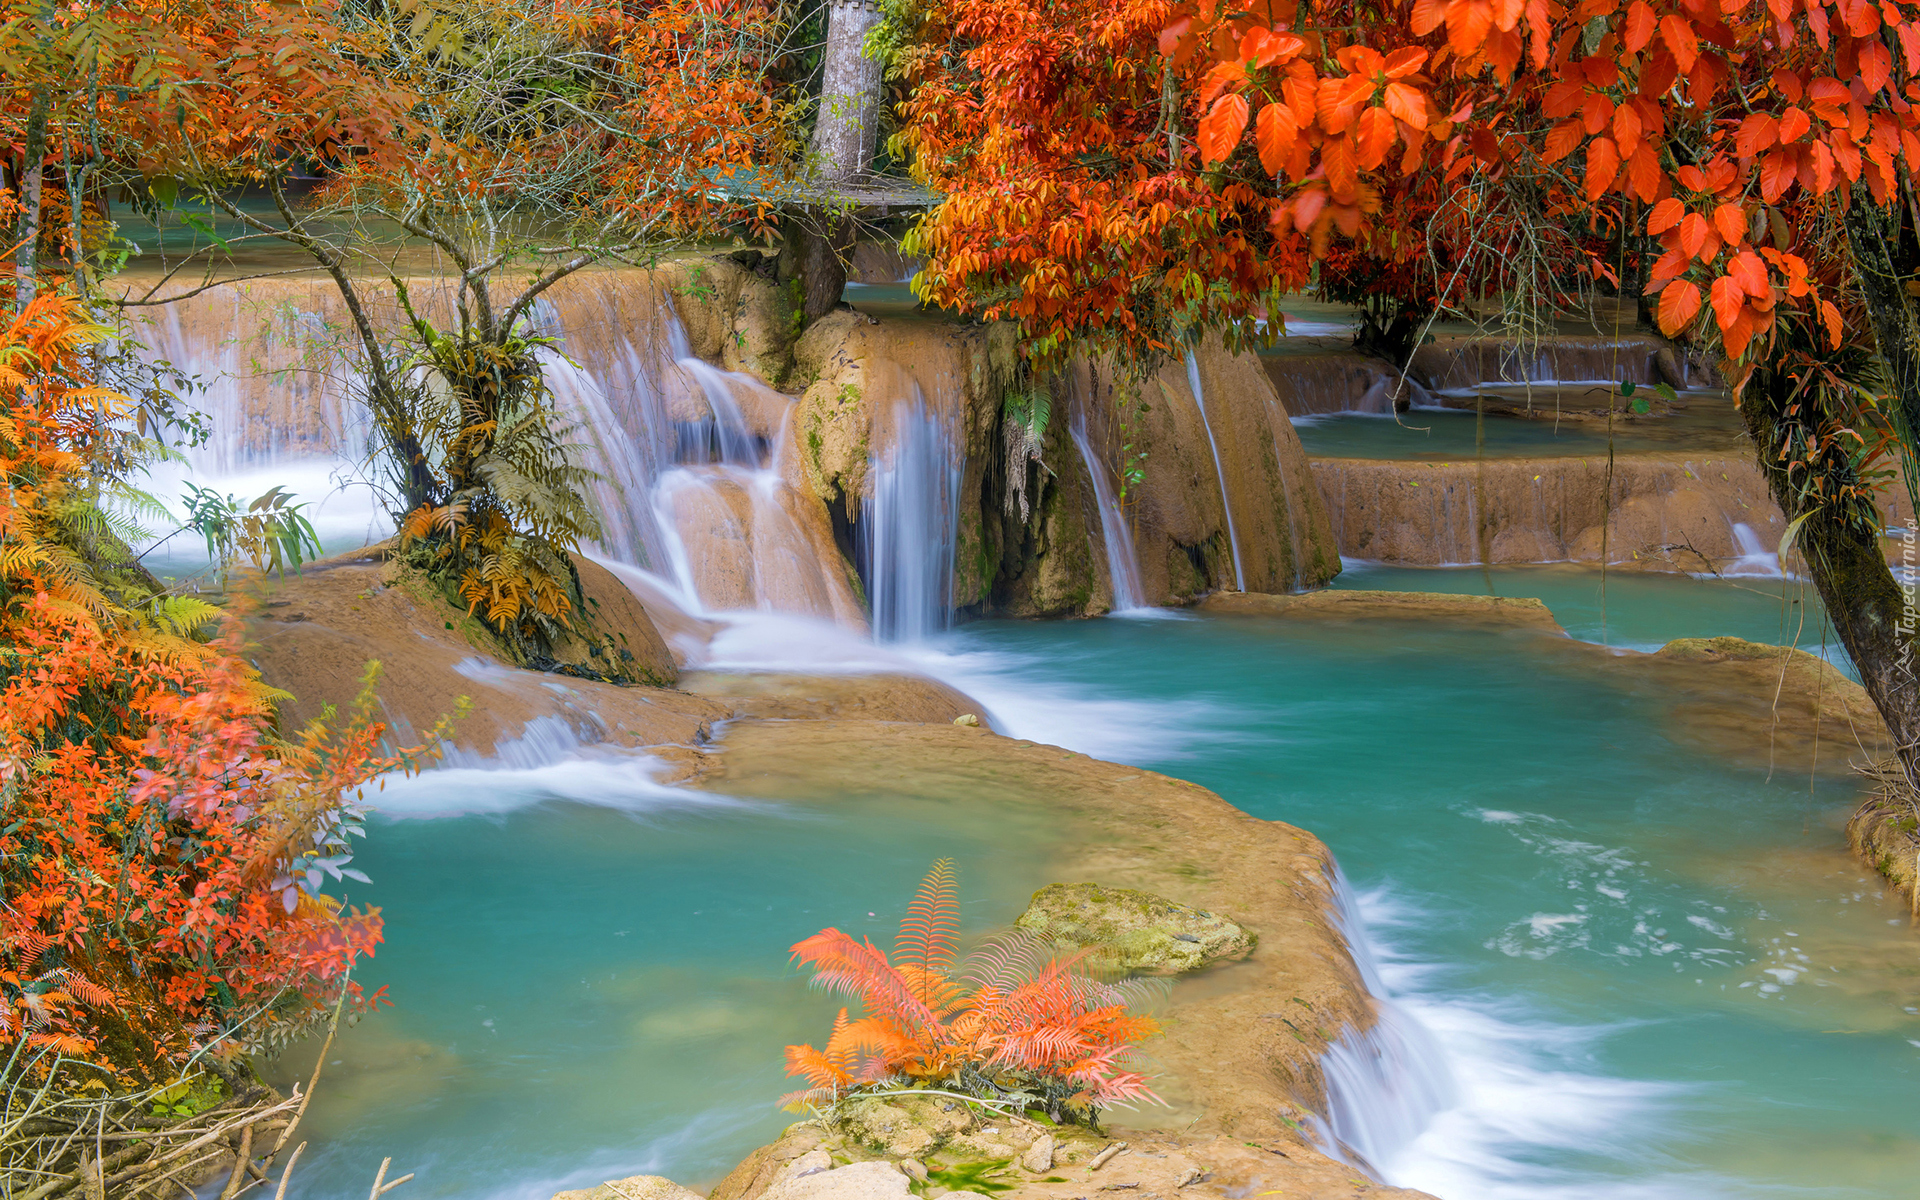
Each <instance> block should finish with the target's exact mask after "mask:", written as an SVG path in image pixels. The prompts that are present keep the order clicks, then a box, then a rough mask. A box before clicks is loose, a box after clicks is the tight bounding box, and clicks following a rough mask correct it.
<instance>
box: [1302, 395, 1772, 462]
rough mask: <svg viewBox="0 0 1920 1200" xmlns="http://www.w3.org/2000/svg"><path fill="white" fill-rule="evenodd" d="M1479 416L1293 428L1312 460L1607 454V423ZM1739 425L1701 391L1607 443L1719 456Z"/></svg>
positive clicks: (1350, 416)
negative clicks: (1682, 406)
mask: <svg viewBox="0 0 1920 1200" xmlns="http://www.w3.org/2000/svg"><path fill="white" fill-rule="evenodd" d="M1588 403H1595V402H1594V401H1588ZM1602 403H1603V402H1602ZM1479 421H1480V418H1479V417H1478V416H1477V414H1475V413H1473V412H1459V411H1455V410H1453V409H1441V408H1419V409H1414V410H1413V411H1411V412H1404V413H1401V414H1399V415H1398V416H1397V417H1396V416H1383V415H1377V414H1373V413H1327V414H1325V415H1323V416H1310V417H1296V418H1294V422H1293V425H1294V428H1295V429H1296V430H1298V431H1299V434H1300V444H1301V445H1302V446H1305V447H1306V451H1307V454H1308V456H1309V457H1312V458H1372V459H1393V460H1400V461H1420V462H1430V461H1431V462H1443V461H1444V462H1457V461H1459V460H1461V459H1471V458H1473V457H1475V455H1476V448H1477V453H1479V454H1481V455H1484V456H1485V457H1487V458H1547V457H1560V458H1565V457H1591V456H1594V455H1605V454H1606V452H1607V446H1608V441H1609V438H1608V434H1607V427H1606V425H1605V424H1604V423H1596V422H1593V421H1573V420H1566V421H1554V420H1550V419H1547V418H1529V417H1503V416H1488V417H1486V418H1485V426H1484V428H1476V426H1477V425H1478V424H1479ZM1739 425H1740V421H1739V415H1738V414H1737V413H1735V412H1734V411H1733V405H1732V403H1731V402H1730V401H1728V400H1727V399H1726V397H1724V396H1703V397H1702V398H1700V399H1698V400H1697V401H1696V403H1695V404H1694V406H1693V407H1692V408H1690V409H1687V410H1685V411H1682V412H1677V413H1675V414H1673V415H1672V416H1667V417H1657V418H1656V417H1647V418H1641V419H1637V420H1626V419H1623V420H1621V421H1620V422H1618V423H1617V424H1616V425H1615V426H1614V429H1613V434H1612V439H1611V441H1612V445H1613V449H1614V452H1615V453H1616V454H1633V453H1648V452H1656V451H1657V452H1667V451H1678V452H1696V453H1715V454H1720V453H1726V452H1729V451H1732V450H1734V449H1735V448H1737V447H1739V446H1740V445H1741V444H1742V443H1741V437H1742V436H1743V435H1742V434H1741V432H1740V427H1739Z"/></svg>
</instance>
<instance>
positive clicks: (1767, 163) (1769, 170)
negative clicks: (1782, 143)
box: [1760, 150, 1796, 204]
mask: <svg viewBox="0 0 1920 1200" xmlns="http://www.w3.org/2000/svg"><path fill="white" fill-rule="evenodd" d="M1795 157H1796V156H1795V155H1794V154H1793V152H1792V151H1790V150H1775V151H1774V152H1773V153H1772V154H1769V155H1767V156H1766V157H1765V158H1763V159H1761V160H1760V195H1761V196H1762V197H1764V198H1765V199H1766V202H1767V203H1768V204H1772V203H1773V202H1774V201H1776V200H1778V199H1779V198H1780V197H1782V196H1784V195H1786V192H1787V189H1788V188H1790V187H1792V186H1793V179H1794V159H1795Z"/></svg>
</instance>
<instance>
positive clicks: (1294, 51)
mask: <svg viewBox="0 0 1920 1200" xmlns="http://www.w3.org/2000/svg"><path fill="white" fill-rule="evenodd" d="M1306 48H1307V43H1306V41H1305V40H1304V39H1302V38H1298V37H1295V36H1294V35H1293V34H1291V33H1276V32H1274V31H1273V30H1271V29H1267V28H1264V27H1257V28H1255V29H1252V30H1250V31H1248V33H1247V36H1246V38H1245V39H1243V40H1242V41H1241V43H1240V57H1241V58H1243V59H1245V60H1246V61H1247V63H1248V64H1250V65H1252V66H1256V67H1270V66H1272V65H1273V64H1274V63H1276V62H1283V61H1291V60H1293V59H1295V58H1298V57H1299V56H1300V52H1301V51H1302V50H1305V49H1306Z"/></svg>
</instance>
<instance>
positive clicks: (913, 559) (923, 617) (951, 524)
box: [858, 384, 961, 641]
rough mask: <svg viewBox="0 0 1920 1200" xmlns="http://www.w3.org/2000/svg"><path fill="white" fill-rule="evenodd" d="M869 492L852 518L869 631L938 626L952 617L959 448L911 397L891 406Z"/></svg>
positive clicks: (902, 636)
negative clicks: (888, 435) (887, 440)
mask: <svg viewBox="0 0 1920 1200" xmlns="http://www.w3.org/2000/svg"><path fill="white" fill-rule="evenodd" d="M871 470H872V474H873V494H872V496H871V497H869V498H868V500H867V504H866V512H865V513H864V514H862V516H861V518H860V521H859V522H858V531H859V537H860V543H861V547H860V548H861V556H862V559H863V560H864V562H865V565H866V576H867V594H868V598H869V599H870V600H871V601H872V610H873V631H874V635H875V636H876V637H879V638H882V639H884V640H889V641H912V640H915V639H918V638H923V637H927V636H928V635H930V634H934V633H938V632H940V631H941V630H943V629H946V628H947V626H948V625H949V624H950V623H951V621H952V618H953V553H954V543H955V541H956V535H957V530H958V522H959V506H958V498H959V495H960V470H961V459H960V455H959V453H958V451H957V449H956V447H955V446H954V442H953V433H952V430H951V429H950V428H949V427H948V423H947V422H946V421H945V420H944V419H942V418H940V417H938V416H935V415H934V414H932V413H929V412H928V411H927V402H926V397H925V396H924V395H923V394H922V393H921V391H920V386H919V385H918V384H915V385H914V388H913V400H912V401H911V402H908V401H904V400H903V401H899V402H897V403H896V404H895V405H894V408H893V439H892V444H891V445H890V446H888V447H887V449H886V450H885V451H884V452H883V453H880V454H876V455H875V456H874V457H873V459H872V462H871Z"/></svg>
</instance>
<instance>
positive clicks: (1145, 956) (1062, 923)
mask: <svg viewBox="0 0 1920 1200" xmlns="http://www.w3.org/2000/svg"><path fill="white" fill-rule="evenodd" d="M1014 925H1015V926H1016V927H1018V928H1020V929H1024V930H1026V931H1027V932H1029V933H1031V934H1033V935H1034V936H1036V937H1039V938H1042V939H1044V940H1046V941H1050V942H1060V943H1065V944H1067V945H1072V946H1081V947H1085V948H1087V949H1088V951H1089V953H1088V955H1087V958H1086V962H1087V964H1088V965H1089V966H1091V967H1093V968H1094V969H1096V970H1101V969H1105V970H1114V971H1125V972H1128V973H1132V974H1143V975H1178V974H1182V973H1183V972H1187V971H1197V970H1199V969H1200V968H1201V967H1204V966H1206V965H1208V964H1209V963H1213V962H1217V961H1219V960H1221V959H1226V958H1241V957H1244V956H1245V955H1246V954H1247V953H1248V952H1249V951H1251V950H1252V949H1253V944H1254V940H1255V939H1254V935H1253V934H1252V932H1250V931H1249V930H1247V929H1246V928H1244V927H1242V926H1241V925H1239V924H1238V923H1237V922H1234V921H1230V920H1228V919H1227V918H1226V917H1222V916H1219V915H1217V914H1215V913H1210V912H1207V911H1205V910H1203V909H1198V908H1192V907H1189V906H1188V905H1185V904H1176V903H1174V902H1173V901H1171V900H1167V899H1165V898H1163V897H1160V896H1156V895H1154V894H1153V893H1152V892H1142V891H1136V890H1134V889H1133V888H1116V887H1103V886H1101V885H1100V884H1097V883H1052V884H1048V885H1047V886H1046V887H1043V888H1041V889H1040V890H1039V891H1037V892H1035V893H1034V894H1033V901H1032V903H1030V904H1028V905H1027V911H1025V912H1023V913H1021V914H1020V918H1019V919H1018V920H1017V921H1015V922H1014Z"/></svg>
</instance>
